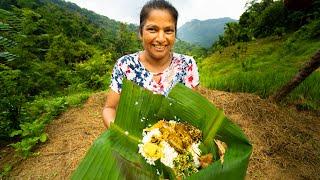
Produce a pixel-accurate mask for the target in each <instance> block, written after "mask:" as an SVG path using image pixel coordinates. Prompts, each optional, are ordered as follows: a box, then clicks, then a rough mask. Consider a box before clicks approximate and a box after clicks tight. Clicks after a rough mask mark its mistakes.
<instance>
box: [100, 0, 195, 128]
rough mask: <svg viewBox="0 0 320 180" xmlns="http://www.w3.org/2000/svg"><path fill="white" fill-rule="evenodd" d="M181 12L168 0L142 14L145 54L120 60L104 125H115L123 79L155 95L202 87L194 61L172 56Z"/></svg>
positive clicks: (150, 4)
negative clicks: (181, 87)
mask: <svg viewBox="0 0 320 180" xmlns="http://www.w3.org/2000/svg"><path fill="white" fill-rule="evenodd" d="M177 22H178V12H177V10H176V9H175V8H174V7H173V6H172V5H171V4H170V3H169V2H167V1H165V0H151V1H148V2H147V3H146V4H145V5H144V6H143V8H142V10H141V12H140V27H139V31H140V33H139V34H140V39H141V41H142V44H143V48H144V50H143V51H139V52H136V53H134V54H128V55H125V56H123V57H121V58H119V59H118V60H117V62H116V64H115V66H114V68H113V72H112V78H111V85H110V91H109V93H108V96H107V101H106V105H105V108H104V109H103V118H104V124H105V126H106V127H107V128H108V127H109V126H110V123H111V122H113V121H114V119H115V115H116V108H117V105H118V102H119V99H120V93H121V89H122V84H123V80H124V79H128V80H130V81H133V82H134V83H136V84H138V85H139V86H141V87H143V88H145V89H148V90H150V91H152V92H154V93H156V94H162V95H165V96H166V95H168V93H169V91H170V90H171V89H172V88H173V87H174V86H175V85H176V84H177V83H182V84H184V85H186V86H187V87H189V88H195V87H196V86H198V84H199V73H198V68H197V65H196V62H195V60H194V59H193V58H192V57H190V56H186V55H182V54H177V53H173V52H172V48H173V46H174V43H175V39H176V34H177Z"/></svg>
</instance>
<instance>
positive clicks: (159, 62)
mask: <svg viewBox="0 0 320 180" xmlns="http://www.w3.org/2000/svg"><path fill="white" fill-rule="evenodd" d="M171 60H172V55H171V53H170V54H169V55H168V56H166V57H164V58H162V59H154V58H152V57H151V56H150V55H149V54H148V53H146V52H145V51H143V52H142V53H141V55H140V61H141V63H142V64H143V65H144V66H145V68H146V69H147V70H148V71H150V72H152V73H161V72H163V71H164V70H165V69H166V68H167V67H168V66H169V65H170V64H171Z"/></svg>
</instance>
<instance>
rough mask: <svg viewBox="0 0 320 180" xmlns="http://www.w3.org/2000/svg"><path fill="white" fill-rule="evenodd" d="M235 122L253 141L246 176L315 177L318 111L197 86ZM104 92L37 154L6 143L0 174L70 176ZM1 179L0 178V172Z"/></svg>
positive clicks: (54, 128)
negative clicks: (24, 155) (5, 168)
mask: <svg viewBox="0 0 320 180" xmlns="http://www.w3.org/2000/svg"><path fill="white" fill-rule="evenodd" d="M199 93H201V94H202V95H203V96H205V97H206V98H207V99H209V100H210V101H211V102H212V103H213V104H215V105H216V106H217V107H218V108H220V109H223V110H224V112H225V114H226V116H227V117H228V118H229V119H230V120H232V121H233V122H234V123H236V124H238V125H239V126H240V127H241V128H242V129H243V131H244V133H245V134H246V135H247V136H248V138H249V140H250V142H251V143H252V145H253V153H252V155H251V158H250V162H249V166H248V170H247V176H246V179H319V177H320V133H319V132H320V117H319V116H317V115H316V114H312V113H308V112H298V111H296V110H295V109H293V108H290V107H281V106H278V105H276V104H273V103H271V102H269V101H268V100H265V99H261V98H260V97H259V96H256V95H253V94H246V93H227V92H222V91H214V90H207V89H204V88H200V89H199ZM105 98H106V93H105V92H101V93H96V94H94V95H92V96H91V97H90V98H89V99H88V100H87V102H86V103H85V104H84V105H83V106H82V107H77V108H71V109H69V110H68V111H67V112H65V113H63V114H62V115H61V116H59V117H58V118H57V119H55V120H53V121H52V123H50V124H49V125H48V126H47V128H46V132H47V134H48V135H49V140H48V141H47V142H46V143H44V144H42V145H39V146H38V147H37V148H36V149H35V151H36V152H38V153H39V155H37V156H33V157H30V158H28V159H25V160H22V159H18V158H15V157H14V156H13V154H14V152H13V150H12V149H10V148H9V147H5V148H2V149H0V155H1V156H0V166H1V165H4V164H6V163H11V164H13V168H12V170H11V171H10V172H9V175H7V176H5V177H3V179H69V178H70V176H71V174H72V172H73V171H74V170H75V169H76V168H77V166H78V164H79V162H80V161H81V159H82V158H83V157H84V156H85V154H86V152H87V151H88V149H89V148H90V146H91V144H92V143H93V141H94V140H95V139H96V138H97V137H98V136H99V135H100V134H101V133H102V132H103V131H105V128H104V126H103V123H102V116H101V112H102V107H103V105H104V102H105ZM0 179H1V178H0Z"/></svg>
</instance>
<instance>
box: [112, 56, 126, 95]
mask: <svg viewBox="0 0 320 180" xmlns="http://www.w3.org/2000/svg"><path fill="white" fill-rule="evenodd" d="M122 66H123V62H122V60H121V59H118V61H117V63H116V64H115V65H114V67H113V70H112V75H111V84H110V88H111V89H112V90H113V91H115V92H117V93H119V94H120V92H121V90H122V81H123V77H124V73H123V71H122Z"/></svg>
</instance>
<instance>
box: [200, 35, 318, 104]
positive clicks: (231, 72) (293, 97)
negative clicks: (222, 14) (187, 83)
mask: <svg viewBox="0 0 320 180" xmlns="http://www.w3.org/2000/svg"><path fill="white" fill-rule="evenodd" d="M293 38H294V37H292V35H289V36H287V37H284V38H282V39H278V38H275V37H268V38H264V39H258V40H255V41H251V42H247V43H237V44H235V45H234V46H229V47H227V48H225V49H222V50H220V51H216V52H215V53H214V54H212V55H210V56H209V57H207V58H206V59H204V60H203V61H202V62H201V63H200V64H199V69H200V75H201V83H202V86H205V87H208V88H213V89H218V90H224V91H229V92H249V93H254V94H258V95H260V96H261V97H263V98H266V97H268V96H269V95H271V94H272V93H274V92H275V91H276V90H277V89H278V88H280V87H281V86H283V85H284V84H285V83H287V82H288V81H289V80H290V79H291V78H293V76H294V75H295V74H296V73H297V72H298V70H299V68H301V67H302V66H303V65H304V64H305V63H306V62H307V61H308V60H309V59H310V58H311V57H312V56H313V55H314V53H316V52H317V50H318V49H319V47H320V41H319V40H318V39H314V40H296V41H294V40H293ZM319 82H320V71H319V70H317V71H316V72H313V74H312V75H311V76H310V77H308V78H307V79H306V80H305V81H304V82H303V83H302V84H300V85H299V86H298V87H297V88H296V89H295V90H294V91H293V92H292V93H291V94H290V95H289V97H288V98H287V100H288V102H289V103H294V104H296V105H297V106H298V107H300V108H302V109H318V108H320V93H319V89H320V83H319Z"/></svg>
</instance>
